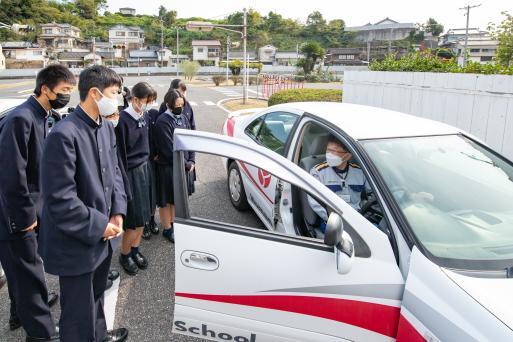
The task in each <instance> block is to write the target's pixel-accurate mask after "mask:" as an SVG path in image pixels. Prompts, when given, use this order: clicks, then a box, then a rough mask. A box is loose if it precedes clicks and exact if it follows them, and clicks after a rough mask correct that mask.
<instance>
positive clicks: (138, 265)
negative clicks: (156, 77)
mask: <svg viewBox="0 0 513 342" xmlns="http://www.w3.org/2000/svg"><path fill="white" fill-rule="evenodd" d="M155 93H156V92H155V90H154V89H153V88H152V87H151V85H149V84H148V83H147V82H139V83H137V84H136V85H134V86H133V87H132V101H131V103H130V105H129V106H128V107H127V108H126V109H125V110H123V111H122V112H121V113H120V118H119V123H118V125H117V127H116V136H117V142H118V151H119V154H120V155H121V161H122V163H123V168H124V169H125V171H126V175H127V179H128V182H127V184H126V190H127V191H126V192H127V195H128V207H127V215H126V219H125V221H124V225H123V229H124V231H125V233H124V234H123V239H122V243H121V254H120V256H119V262H120V264H121V266H122V267H123V269H124V270H125V271H126V273H128V274H130V275H135V274H137V272H138V270H139V269H146V268H147V267H148V261H147V259H146V257H144V255H143V254H142V253H141V251H140V250H139V248H140V244H141V237H142V233H143V228H144V225H145V224H146V223H147V222H149V220H150V216H151V214H152V208H151V205H152V200H151V170H150V163H149V157H150V142H149V128H150V119H149V116H148V111H147V110H148V106H149V105H151V103H153V102H154V101H155V98H154V96H155Z"/></svg>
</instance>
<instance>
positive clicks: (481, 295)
mask: <svg viewBox="0 0 513 342" xmlns="http://www.w3.org/2000/svg"><path fill="white" fill-rule="evenodd" d="M270 118H272V120H271V119H270ZM280 118H282V119H284V120H283V121H282V123H283V126H282V125H280V124H277V122H280V121H279V119H280ZM267 119H269V120H267ZM229 120H232V122H231V123H229V125H231V126H229V128H228V130H227V132H231V134H230V135H233V136H234V137H238V138H233V137H227V136H222V135H216V134H211V133H204V132H195V131H181V130H177V131H176V132H175V144H174V146H175V150H176V152H175V153H176V156H175V161H176V162H177V163H180V162H182V163H183V158H182V156H181V155H180V154H181V153H182V151H184V150H193V151H197V152H200V153H208V154H214V155H218V156H221V157H223V158H225V159H226V161H227V163H228V164H229V165H230V166H228V168H229V170H234V169H235V170H237V169H238V170H240V168H239V167H240V166H241V165H245V169H246V168H247V171H246V170H245V169H244V171H243V172H239V174H240V179H241V182H240V185H241V186H242V185H243V187H241V190H242V189H243V190H244V191H245V193H246V198H247V199H248V200H249V199H250V196H253V199H254V202H255V203H253V204H251V202H250V205H252V206H253V207H255V206H261V208H258V207H257V208H256V209H255V210H256V211H261V212H260V216H267V218H264V219H263V220H262V222H263V223H262V228H267V229H256V228H249V227H243V226H238V225H233V224H228V223H222V222H217V221H212V220H207V219H202V218H196V217H191V216H190V212H189V204H188V197H187V195H186V194H187V192H186V191H181V192H176V193H175V207H176V215H177V219H176V222H175V234H176V243H175V264H176V298H175V313H174V322H173V331H174V332H176V333H182V334H187V335H191V336H196V337H200V338H205V339H210V340H216V341H237V342H242V341H244V342H247V341H251V342H255V341H259V342H260V341H278V342H279V341H312V342H313V341H393V340H398V341H513V310H512V308H513V296H512V295H511V294H512V293H513V279H512V278H513V268H512V266H513V209H512V206H511V203H513V165H512V163H511V162H510V161H508V160H507V159H505V158H504V157H502V156H500V155H499V154H497V153H496V152H494V151H493V150H491V149H490V148H489V147H487V146H486V145H485V144H483V143H482V142H480V141H478V140H477V139H475V138H473V137H472V136H470V135H468V134H466V133H465V132H462V131H461V130H459V129H457V128H454V127H451V126H448V125H445V124H441V123H437V122H434V121H430V120H426V119H421V118H417V117H414V116H409V115H405V114H401V113H397V112H393V111H387V110H382V109H378V108H372V107H366V106H359V105H351V104H342V103H338V104H336V103H293V104H287V105H280V106H275V107H270V108H268V109H266V110H264V111H262V112H260V113H257V114H248V115H246V116H244V115H243V116H240V117H237V116H235V117H231V118H230V119H229ZM267 121H269V122H270V124H269V125H268V122H267ZM259 122H260V123H259ZM264 125H267V128H266V130H268V131H270V132H276V134H273V137H274V138H269V137H261V136H260V133H261V132H262V129H264V127H266V126H264ZM257 126H260V128H259V129H255V127H257ZM269 126H272V128H271V127H269ZM265 133H267V132H265ZM244 134H249V135H250V136H248V138H245V137H244ZM328 134H332V135H334V136H336V137H337V138H338V139H340V140H341V141H343V142H344V143H345V145H346V147H347V148H348V149H349V150H350V151H351V152H352V154H353V158H354V160H353V161H354V162H355V163H358V164H359V165H360V167H361V169H362V170H363V172H364V174H365V177H366V179H367V181H368V182H369V185H370V187H371V188H372V194H370V195H372V196H370V197H371V202H373V203H371V205H367V206H365V208H362V209H361V210H360V211H356V210H355V209H353V208H352V207H351V206H350V205H348V204H347V203H345V202H344V201H343V200H342V199H341V198H339V197H338V196H337V195H336V194H335V193H333V192H331V191H329V190H328V189H327V188H326V187H325V186H324V185H322V184H321V183H320V182H319V181H317V180H316V179H315V178H314V177H312V176H310V174H309V172H308V171H309V167H310V165H312V164H313V163H317V162H318V161H322V158H323V151H324V148H325V146H324V145H325V139H326V136H327V135H328ZM278 141H279V142H281V144H279V143H278ZM265 144H269V145H265ZM262 145H264V146H262ZM270 148H272V150H271V149H270ZM273 150H274V151H273ZM312 159H315V161H314V162H312ZM234 163H235V164H234ZM241 163H242V164H241ZM233 165H236V166H237V168H235V167H234V166H233ZM174 170H175V175H174V181H175V189H179V188H182V189H184V190H185V189H186V187H185V186H186V185H185V181H186V177H185V174H184V171H183V167H182V168H180V167H176V168H174ZM259 170H265V172H260V171H259ZM259 172H260V174H261V175H262V177H261V179H262V180H260V179H259V176H258V174H259ZM231 175H232V173H231V171H230V176H231ZM268 175H271V179H268ZM248 184H251V185H248ZM265 184H267V187H265V186H264V185H265ZM241 193H242V192H241ZM306 194H309V195H311V196H313V197H314V198H315V199H317V200H318V202H319V203H323V204H324V205H325V206H326V208H327V209H328V212H329V213H330V216H329V219H328V222H327V228H326V232H325V236H324V240H321V239H318V238H317V236H316V231H315V224H316V223H315V222H313V221H310V219H311V218H312V217H313V216H312V215H311V214H312V212H311V211H309V209H308V206H306V205H305V202H304V198H305V196H306ZM213 195H214V196H215V194H213ZM257 196H258V197H257ZM257 201H258V202H257ZM265 201H268V202H269V204H268V205H264V204H263V203H266V202H265ZM235 202H237V201H235ZM369 213H371V214H372V215H369ZM269 221H270V222H269ZM378 221H379V222H378ZM377 222H378V223H377Z"/></svg>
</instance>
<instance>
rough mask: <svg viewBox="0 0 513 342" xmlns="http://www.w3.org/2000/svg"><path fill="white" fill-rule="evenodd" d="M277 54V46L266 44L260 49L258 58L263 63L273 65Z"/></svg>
mask: <svg viewBox="0 0 513 342" xmlns="http://www.w3.org/2000/svg"><path fill="white" fill-rule="evenodd" d="M275 56H276V47H275V46H273V45H265V46H262V47H261V48H259V49H258V59H259V60H260V62H262V63H263V64H268V65H272V64H273V63H274V59H275Z"/></svg>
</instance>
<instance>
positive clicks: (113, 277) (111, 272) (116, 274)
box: [109, 270, 119, 281]
mask: <svg viewBox="0 0 513 342" xmlns="http://www.w3.org/2000/svg"><path fill="white" fill-rule="evenodd" d="M118 278H119V272H118V271H116V270H109V280H112V281H114V280H116V279H118Z"/></svg>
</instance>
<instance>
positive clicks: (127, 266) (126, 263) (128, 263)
mask: <svg viewBox="0 0 513 342" xmlns="http://www.w3.org/2000/svg"><path fill="white" fill-rule="evenodd" d="M119 263H120V264H121V266H123V269H124V270H125V271H126V273H128V274H129V275H136V274H137V271H139V267H137V264H136V263H135V261H134V259H132V256H131V255H128V256H123V255H120V256H119Z"/></svg>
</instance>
